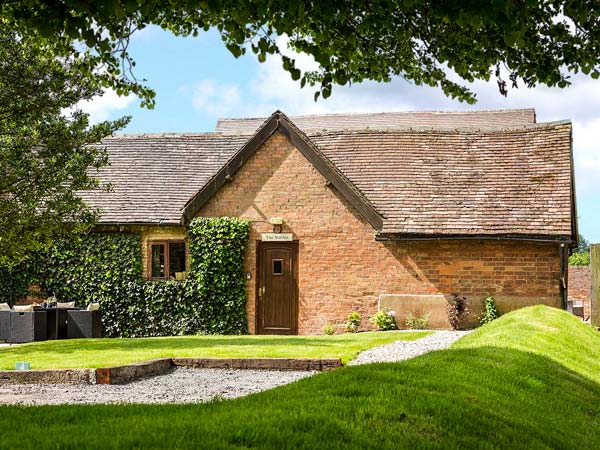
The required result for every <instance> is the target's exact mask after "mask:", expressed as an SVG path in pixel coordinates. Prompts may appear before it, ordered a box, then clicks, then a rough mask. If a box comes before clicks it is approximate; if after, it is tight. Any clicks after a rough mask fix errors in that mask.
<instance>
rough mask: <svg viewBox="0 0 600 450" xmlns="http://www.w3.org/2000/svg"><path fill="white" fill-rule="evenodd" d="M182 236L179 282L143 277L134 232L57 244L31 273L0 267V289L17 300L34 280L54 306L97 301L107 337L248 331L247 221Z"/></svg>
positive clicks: (199, 226)
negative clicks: (186, 263)
mask: <svg viewBox="0 0 600 450" xmlns="http://www.w3.org/2000/svg"><path fill="white" fill-rule="evenodd" d="M188 232H189V254H190V263H191V264H190V270H189V276H188V279H187V280H185V281H181V282H179V281H152V282H146V281H144V280H143V278H142V270H141V268H142V258H141V252H142V248H141V242H140V236H139V234H134V233H87V234H82V235H80V236H78V237H77V238H76V239H73V240H70V241H61V242H56V243H55V244H54V245H53V246H52V248H51V249H50V250H49V251H48V252H47V253H46V254H44V255H43V256H38V257H37V258H36V260H37V261H38V263H39V264H38V265H39V267H40V268H39V269H38V270H36V271H34V270H29V269H23V270H22V271H20V272H19V275H18V276H16V277H15V276H14V274H13V275H12V276H9V275H6V274H5V273H4V272H3V271H1V270H0V292H3V293H5V294H4V295H8V294H6V293H8V292H9V291H10V292H11V295H12V296H13V297H15V298H18V297H22V296H23V295H24V294H25V293H26V291H27V285H28V284H30V283H31V281H32V280H33V279H34V275H35V279H38V278H39V283H40V284H41V286H42V289H43V291H44V292H45V293H46V294H47V295H54V296H56V297H57V298H58V299H59V300H60V301H75V302H76V304H77V306H86V305H87V304H89V303H91V302H99V303H100V304H101V310H102V324H103V328H104V335H105V336H112V337H141V336H169V335H180V334H192V333H208V334H217V333H219V334H241V333H246V332H247V320H246V309H245V305H246V291H245V285H244V277H243V259H244V253H245V246H246V241H247V239H248V233H249V224H248V222H247V221H244V220H240V219H232V218H211V219H208V218H201V219H196V220H194V221H193V222H192V223H191V225H190V227H189V230H188ZM32 267H33V266H32ZM11 283H12V284H11ZM0 301H2V300H0Z"/></svg>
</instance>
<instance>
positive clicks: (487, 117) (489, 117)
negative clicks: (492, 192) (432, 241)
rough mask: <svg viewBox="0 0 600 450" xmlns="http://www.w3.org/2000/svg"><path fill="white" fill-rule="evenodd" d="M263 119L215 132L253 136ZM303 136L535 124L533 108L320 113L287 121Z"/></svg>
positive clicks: (220, 125)
mask: <svg viewBox="0 0 600 450" xmlns="http://www.w3.org/2000/svg"><path fill="white" fill-rule="evenodd" d="M265 120H266V118H265V117H262V118H261V117H255V118H247V119H219V120H218V121H217V125H216V127H215V131H217V132H220V133H224V134H253V133H254V132H255V131H256V129H257V128H258V127H260V126H261V124H262V123H264V121H265ZM289 120H291V121H292V122H293V123H294V124H295V125H296V126H297V127H298V128H300V129H301V130H302V131H304V132H305V133H309V134H310V133H315V132H319V131H324V130H328V131H340V130H357V129H361V130H362V129H365V128H372V129H376V130H385V129H397V128H432V129H457V128H476V129H488V128H498V127H512V126H520V125H530V124H533V123H535V110H534V109H505V110H477V111H410V112H385V113H358V114H322V115H309V116H291V117H290V118H289Z"/></svg>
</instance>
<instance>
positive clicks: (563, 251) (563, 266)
mask: <svg viewBox="0 0 600 450" xmlns="http://www.w3.org/2000/svg"><path fill="white" fill-rule="evenodd" d="M558 257H559V258H560V303H561V306H562V309H564V310H566V309H567V286H568V280H567V261H568V259H567V258H568V257H569V256H568V252H567V248H566V247H565V244H560V247H559V250H558Z"/></svg>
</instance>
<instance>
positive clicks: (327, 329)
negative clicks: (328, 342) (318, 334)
mask: <svg viewBox="0 0 600 450" xmlns="http://www.w3.org/2000/svg"><path fill="white" fill-rule="evenodd" d="M335 330H336V326H335V325H334V324H332V323H329V324H327V325H325V326H324V327H323V333H325V334H326V335H327V336H331V335H332V334H335Z"/></svg>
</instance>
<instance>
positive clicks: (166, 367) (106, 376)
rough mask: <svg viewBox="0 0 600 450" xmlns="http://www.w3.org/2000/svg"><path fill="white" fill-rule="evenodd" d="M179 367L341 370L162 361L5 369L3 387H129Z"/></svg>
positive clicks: (324, 362)
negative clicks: (47, 385) (138, 381)
mask: <svg viewBox="0 0 600 450" xmlns="http://www.w3.org/2000/svg"><path fill="white" fill-rule="evenodd" d="M176 367H189V368H194V369H248V370H279V371H290V370H297V371H327V370H333V369H337V368H339V367H342V360H341V359H339V358H337V359H336V358H162V359H154V360H151V361H144V362H140V363H134V364H126V365H122V366H115V367H102V368H97V369H48V370H3V371H0V384H126V383H130V382H132V381H135V380H139V379H141V378H146V377H151V376H156V375H164V374H166V373H169V372H170V371H172V370H174V369H175V368H176Z"/></svg>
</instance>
